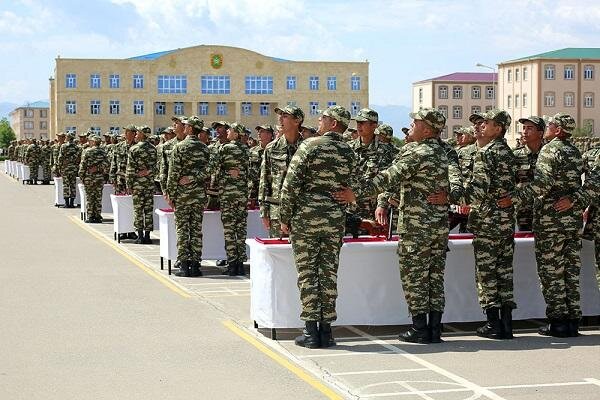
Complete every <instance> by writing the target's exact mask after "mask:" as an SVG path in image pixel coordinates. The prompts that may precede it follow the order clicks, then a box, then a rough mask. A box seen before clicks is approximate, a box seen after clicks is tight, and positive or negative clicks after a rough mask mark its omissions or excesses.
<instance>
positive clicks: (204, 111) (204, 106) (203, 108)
mask: <svg viewBox="0 0 600 400" xmlns="http://www.w3.org/2000/svg"><path fill="white" fill-rule="evenodd" d="M198 115H208V103H207V102H206V101H201V102H200V103H198Z"/></svg>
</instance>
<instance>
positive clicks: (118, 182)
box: [109, 125, 137, 239]
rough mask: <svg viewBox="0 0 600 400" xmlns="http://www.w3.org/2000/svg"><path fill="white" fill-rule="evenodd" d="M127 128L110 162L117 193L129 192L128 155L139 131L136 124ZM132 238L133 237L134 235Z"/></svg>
mask: <svg viewBox="0 0 600 400" xmlns="http://www.w3.org/2000/svg"><path fill="white" fill-rule="evenodd" d="M123 129H124V130H125V140H124V141H122V142H120V143H118V144H117V145H115V147H114V148H113V157H112V160H111V164H110V174H109V180H110V181H111V182H113V185H114V187H115V194H126V193H127V182H126V176H125V175H126V169H127V155H128V153H129V149H130V148H131V146H133V144H134V143H133V141H134V139H135V135H136V132H137V127H136V126H135V125H127V126H126V127H124V128H123ZM129 236H131V237H130V239H133V238H134V237H133V235H129Z"/></svg>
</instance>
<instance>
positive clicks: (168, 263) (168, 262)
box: [167, 260, 171, 275]
mask: <svg viewBox="0 0 600 400" xmlns="http://www.w3.org/2000/svg"><path fill="white" fill-rule="evenodd" d="M167 265H168V267H169V275H171V260H168V261H167Z"/></svg>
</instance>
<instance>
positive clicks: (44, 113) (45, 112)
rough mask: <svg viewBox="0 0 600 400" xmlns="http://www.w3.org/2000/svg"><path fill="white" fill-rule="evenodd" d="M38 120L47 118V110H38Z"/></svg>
mask: <svg viewBox="0 0 600 400" xmlns="http://www.w3.org/2000/svg"><path fill="white" fill-rule="evenodd" d="M40 118H48V110H40Z"/></svg>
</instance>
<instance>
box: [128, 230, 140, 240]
mask: <svg viewBox="0 0 600 400" xmlns="http://www.w3.org/2000/svg"><path fill="white" fill-rule="evenodd" d="M126 235H127V239H132V240H136V239H137V238H138V235H137V234H136V233H135V232H129V233H127V234H126Z"/></svg>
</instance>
